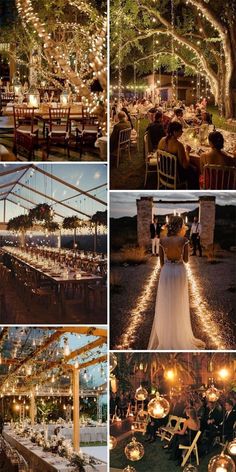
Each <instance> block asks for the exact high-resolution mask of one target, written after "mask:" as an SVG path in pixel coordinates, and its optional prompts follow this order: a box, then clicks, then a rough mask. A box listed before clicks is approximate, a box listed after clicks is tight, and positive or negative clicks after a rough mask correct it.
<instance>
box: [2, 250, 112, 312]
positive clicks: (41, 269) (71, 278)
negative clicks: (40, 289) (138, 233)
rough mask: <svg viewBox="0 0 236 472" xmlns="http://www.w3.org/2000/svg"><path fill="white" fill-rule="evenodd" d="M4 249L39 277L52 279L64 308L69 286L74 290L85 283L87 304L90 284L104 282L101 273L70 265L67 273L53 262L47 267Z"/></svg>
mask: <svg viewBox="0 0 236 472" xmlns="http://www.w3.org/2000/svg"><path fill="white" fill-rule="evenodd" d="M2 250H3V251H4V252H5V254H7V255H8V256H9V257H11V258H12V259H13V260H15V261H17V262H18V263H20V264H21V265H23V266H25V267H28V268H29V269H30V270H33V271H34V272H35V273H36V275H37V277H38V279H39V280H40V279H41V278H44V279H45V278H46V279H48V280H50V282H51V283H52V285H53V286H54V288H55V293H56V296H57V298H58V301H59V302H60V303H61V304H62V309H63V308H64V303H65V291H66V288H67V287H68V286H70V287H72V289H73V290H76V287H78V286H81V285H83V288H84V291H85V296H84V300H85V304H87V303H88V286H89V284H91V283H102V281H103V278H102V277H101V276H100V275H96V274H91V273H89V272H84V271H78V270H76V269H74V268H71V267H69V268H68V269H67V273H66V274H65V273H64V271H63V270H62V269H57V271H56V270H55V269H53V268H52V264H48V265H47V267H46V266H45V264H44V263H40V262H37V263H36V262H34V261H33V258H32V260H30V259H29V260H25V259H24V258H23V257H20V256H19V255H17V254H15V253H14V252H12V250H11V249H10V248H9V249H8V248H6V247H4V248H2Z"/></svg>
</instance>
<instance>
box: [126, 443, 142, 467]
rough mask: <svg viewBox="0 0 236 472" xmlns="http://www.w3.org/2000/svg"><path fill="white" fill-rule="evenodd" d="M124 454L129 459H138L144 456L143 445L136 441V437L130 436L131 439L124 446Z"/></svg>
mask: <svg viewBox="0 0 236 472" xmlns="http://www.w3.org/2000/svg"><path fill="white" fill-rule="evenodd" d="M125 455H126V457H127V459H129V460H130V461H140V459H142V457H143V456H144V447H143V445H142V444H141V443H139V442H137V440H136V438H132V441H131V442H130V443H128V444H127V446H126V447H125Z"/></svg>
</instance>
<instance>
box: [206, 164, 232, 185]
mask: <svg viewBox="0 0 236 472" xmlns="http://www.w3.org/2000/svg"><path fill="white" fill-rule="evenodd" d="M203 189H204V190H209V189H210V190H235V189H236V168H235V167H230V166H216V165H213V164H205V165H204V167H203Z"/></svg>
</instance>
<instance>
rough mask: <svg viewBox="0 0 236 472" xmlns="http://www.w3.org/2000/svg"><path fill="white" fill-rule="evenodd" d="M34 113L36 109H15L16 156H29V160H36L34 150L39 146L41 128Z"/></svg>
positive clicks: (15, 107) (17, 107)
mask: <svg viewBox="0 0 236 472" xmlns="http://www.w3.org/2000/svg"><path fill="white" fill-rule="evenodd" d="M34 111H35V110H34V108H27V107H22V106H21V107H19V106H14V107H13V115H14V151H15V155H16V156H17V154H18V153H22V154H23V156H25V155H27V158H28V160H32V159H33V158H34V150H35V148H36V147H37V146H38V133H39V128H38V125H37V122H36V120H35V116H34Z"/></svg>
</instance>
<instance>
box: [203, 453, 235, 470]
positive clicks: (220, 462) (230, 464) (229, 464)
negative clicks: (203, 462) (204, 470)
mask: <svg viewBox="0 0 236 472" xmlns="http://www.w3.org/2000/svg"><path fill="white" fill-rule="evenodd" d="M208 472H235V464H234V461H233V459H231V457H229V456H226V455H225V454H224V453H223V452H222V453H221V454H219V455H218V456H214V457H212V458H211V460H210V462H209V464H208Z"/></svg>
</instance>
